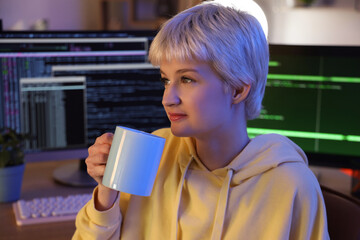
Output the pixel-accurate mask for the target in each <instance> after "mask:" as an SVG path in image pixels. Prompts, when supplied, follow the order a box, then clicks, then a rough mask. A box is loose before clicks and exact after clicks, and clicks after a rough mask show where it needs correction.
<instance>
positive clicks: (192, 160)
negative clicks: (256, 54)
mask: <svg viewBox="0 0 360 240" xmlns="http://www.w3.org/2000/svg"><path fill="white" fill-rule="evenodd" d="M154 134H156V135H158V136H162V137H164V138H166V144H165V149H164V153H163V157H162V161H161V164H160V167H159V171H158V174H157V178H156V181H155V185H154V188H153V191H152V194H151V196H150V197H141V196H135V195H129V194H126V193H121V194H120V198H118V199H117V202H116V203H115V204H114V206H113V207H112V208H111V209H109V210H107V211H105V212H99V211H97V210H96V209H95V208H94V202H93V200H91V201H90V202H89V203H88V204H86V205H85V206H84V208H83V209H82V210H81V211H80V212H79V214H78V216H77V219H76V227H77V230H76V232H75V234H74V236H73V239H130V240H137V239H154V240H162V239H164V240H172V239H191V240H192V239H194V240H195V239H196V240H198V239H214V240H215V239H225V240H226V239H228V240H233V239H245V240H252V239H254V240H261V239H266V240H268V239H270V240H273V239H329V236H328V231H327V221H326V211H325V205H324V201H323V197H322V194H321V190H320V187H319V184H318V182H317V180H316V178H315V176H314V175H313V174H312V172H311V171H310V170H309V168H308V166H307V159H306V156H305V154H304V152H303V151H302V150H301V149H300V148H299V147H298V146H297V145H295V144H294V143H293V142H292V141H290V140H289V139H288V138H286V137H284V136H281V135H276V134H268V135H261V136H257V137H255V138H254V139H252V140H251V141H250V143H249V144H248V145H247V146H246V148H244V150H243V151H242V152H241V153H240V154H239V155H238V156H237V157H236V158H235V159H234V160H233V161H232V162H231V163H230V164H229V165H228V166H226V167H224V168H221V169H216V170H214V171H209V170H207V168H206V167H205V166H204V165H203V164H202V163H201V161H200V160H199V159H198V157H197V156H196V151H195V148H194V142H193V140H192V139H191V138H179V137H175V136H174V135H172V134H171V131H170V130H169V129H161V130H158V131H156V132H155V133H154ZM95 191H97V190H96V189H95V190H94V193H95ZM119 202H120V203H119Z"/></svg>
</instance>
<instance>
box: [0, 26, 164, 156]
mask: <svg viewBox="0 0 360 240" xmlns="http://www.w3.org/2000/svg"><path fill="white" fill-rule="evenodd" d="M134 34H135V33H134ZM134 34H132V33H117V34H115V33H114V34H106V33H44V34H43V35H42V33H37V35H36V34H30V33H29V34H25V33H24V34H23V35H20V34H18V35H16V34H14V36H15V35H16V37H14V36H13V35H12V34H9V36H8V35H3V36H1V39H0V59H1V61H0V67H1V75H0V80H1V86H0V90H1V99H2V102H1V106H0V114H1V115H0V116H1V122H0V128H3V127H11V128H15V129H16V130H17V131H21V132H26V133H30V134H31V136H33V137H32V139H31V140H30V141H28V142H27V145H26V147H27V148H28V150H37V149H42V150H44V149H57V148H69V147H70V148H71V147H84V146H88V145H90V144H92V143H93V142H94V141H95V139H96V137H98V136H99V135H101V134H102V133H104V132H108V131H110V132H113V131H114V129H115V126H116V125H123V126H127V127H133V128H136V129H139V130H142V131H147V132H151V131H154V130H156V129H158V128H160V127H166V126H168V125H169V123H168V120H167V117H166V115H165V112H164V110H163V108H162V105H161V96H162V91H163V86H162V84H161V83H160V81H159V78H160V75H159V69H157V68H154V67H153V66H152V65H151V64H150V63H148V61H147V54H148V48H149V44H150V42H151V40H152V38H153V36H154V33H150V32H149V33H147V32H145V34H142V33H141V34H140V32H138V33H137V34H135V35H134ZM147 34H148V35H147ZM39 35H41V38H40V37H39Z"/></svg>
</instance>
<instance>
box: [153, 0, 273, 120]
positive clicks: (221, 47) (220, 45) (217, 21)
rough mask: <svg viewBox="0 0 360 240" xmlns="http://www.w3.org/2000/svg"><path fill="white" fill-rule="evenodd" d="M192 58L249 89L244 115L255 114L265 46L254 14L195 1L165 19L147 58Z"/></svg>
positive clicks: (264, 65)
mask: <svg viewBox="0 0 360 240" xmlns="http://www.w3.org/2000/svg"><path fill="white" fill-rule="evenodd" d="M171 59H176V60H178V61H186V60H197V61H203V62H206V63H208V64H209V66H210V67H211V68H212V69H213V70H214V72H215V73H216V74H217V75H218V76H220V77H221V79H222V80H223V82H224V83H225V85H226V86H230V87H232V88H235V89H240V88H241V87H242V86H244V85H245V84H250V85H251V90H250V93H249V95H248V97H247V98H246V100H245V110H246V119H247V120H250V119H254V118H256V117H257V116H258V115H259V114H260V110H261V102H262V99H263V96H264V91H265V85H266V79H267V73H268V64H269V50H268V43H267V40H266V36H265V34H264V32H263V29H262V28H261V25H260V23H259V22H258V21H257V20H256V18H255V17H253V16H251V15H249V14H247V13H246V12H241V11H239V10H235V9H234V8H231V7H224V6H221V5H218V4H215V3H214V4H200V5H197V6H195V7H192V8H189V9H187V10H185V11H183V12H181V13H179V14H177V15H175V16H174V17H173V18H171V19H170V20H168V21H167V22H166V23H165V24H164V25H163V26H162V28H161V30H160V31H159V33H158V34H157V35H156V37H155V38H154V40H153V42H152V44H151V46H150V52H149V60H150V62H151V63H152V64H153V65H155V66H159V65H160V64H161V61H163V60H167V61H170V60H171Z"/></svg>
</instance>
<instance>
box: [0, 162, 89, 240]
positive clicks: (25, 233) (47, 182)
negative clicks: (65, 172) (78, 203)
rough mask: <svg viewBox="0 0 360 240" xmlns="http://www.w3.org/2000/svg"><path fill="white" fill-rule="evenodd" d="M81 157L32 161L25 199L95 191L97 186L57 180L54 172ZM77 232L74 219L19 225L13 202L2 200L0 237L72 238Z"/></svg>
mask: <svg viewBox="0 0 360 240" xmlns="http://www.w3.org/2000/svg"><path fill="white" fill-rule="evenodd" d="M76 161H77V160H68V161H52V162H36V163H28V164H27V165H26V168H25V173H24V179H23V185H22V190H21V197H20V198H21V199H24V200H29V199H32V198H37V197H49V196H59V195H60V196H66V195H69V194H77V193H80V194H81V193H91V192H92V190H93V188H79V187H68V186H64V185H60V184H58V183H56V182H55V181H54V180H53V178H52V174H53V171H54V170H55V169H56V168H57V167H59V166H62V165H63V164H67V163H74V162H76ZM74 231H75V224H74V221H67V222H60V223H47V224H34V225H27V226H17V225H16V222H15V216H14V213H13V210H12V203H0V239H4V240H5V239H6V240H17V239H21V240H23V239H28V240H31V239H51V240H62V239H67V240H68V239H71V237H72V235H73V233H74Z"/></svg>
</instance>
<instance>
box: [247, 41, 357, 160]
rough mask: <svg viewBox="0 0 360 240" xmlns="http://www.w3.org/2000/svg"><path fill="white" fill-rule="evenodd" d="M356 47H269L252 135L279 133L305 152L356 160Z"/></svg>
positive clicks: (252, 124)
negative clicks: (260, 99) (263, 90)
mask: <svg viewBox="0 0 360 240" xmlns="http://www.w3.org/2000/svg"><path fill="white" fill-rule="evenodd" d="M359 53H360V48H359V47H320V46H312V47H311V46H277V45H273V46H270V64H269V65H270V66H269V75H268V81H267V85H266V90H265V97H264V101H263V110H262V112H261V115H260V117H259V118H258V119H256V120H253V121H250V122H249V123H248V131H249V133H250V134H251V135H253V136H255V135H258V134H263V133H269V132H273V133H280V134H283V135H285V136H288V137H289V138H291V139H292V140H294V141H295V142H296V143H297V144H298V145H300V146H301V147H302V148H303V149H304V150H305V151H306V152H313V153H327V154H339V155H352V156H360V127H359V123H360V107H359V103H360V94H359V93H360V54H359Z"/></svg>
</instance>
